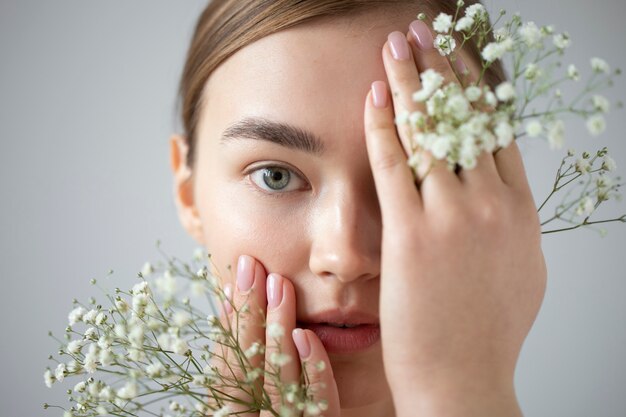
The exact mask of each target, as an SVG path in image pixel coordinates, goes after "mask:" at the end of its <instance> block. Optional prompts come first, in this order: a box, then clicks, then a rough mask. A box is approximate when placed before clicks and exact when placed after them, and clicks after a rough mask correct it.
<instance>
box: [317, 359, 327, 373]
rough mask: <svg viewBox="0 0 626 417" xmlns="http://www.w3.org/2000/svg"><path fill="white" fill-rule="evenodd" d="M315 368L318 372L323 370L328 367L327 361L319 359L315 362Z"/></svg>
mask: <svg viewBox="0 0 626 417" xmlns="http://www.w3.org/2000/svg"><path fill="white" fill-rule="evenodd" d="M315 368H316V369H317V371H318V372H322V371H323V370H324V369H326V362H324V361H323V360H321V361H319V362H318V363H316V364H315Z"/></svg>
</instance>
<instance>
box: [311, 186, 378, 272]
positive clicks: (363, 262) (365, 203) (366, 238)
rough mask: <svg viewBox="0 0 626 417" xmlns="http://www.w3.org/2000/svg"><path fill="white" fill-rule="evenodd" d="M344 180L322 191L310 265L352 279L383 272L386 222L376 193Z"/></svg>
mask: <svg viewBox="0 0 626 417" xmlns="http://www.w3.org/2000/svg"><path fill="white" fill-rule="evenodd" d="M369 194H370V193H367V192H363V191H362V190H361V191H359V189H358V188H356V187H354V186H350V185H348V184H346V183H343V184H342V185H340V186H337V187H335V189H333V190H327V191H326V192H325V193H324V195H320V197H319V200H318V202H317V207H316V209H315V210H313V218H312V221H311V223H310V224H311V225H312V226H311V227H312V230H311V236H312V242H311V255H310V259H309V267H310V269H311V271H312V272H313V273H314V274H316V275H317V276H319V277H321V278H325V277H334V278H335V279H337V280H339V281H341V282H344V283H348V282H351V281H355V280H367V279H371V278H375V277H378V276H379V275H380V248H381V236H382V225H381V217H380V209H379V208H378V201H377V200H376V196H375V195H374V196H373V197H374V198H372V196H371V195H369Z"/></svg>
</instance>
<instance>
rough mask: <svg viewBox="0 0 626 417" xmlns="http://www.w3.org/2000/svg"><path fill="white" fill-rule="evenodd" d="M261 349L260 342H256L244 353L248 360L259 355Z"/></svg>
mask: <svg viewBox="0 0 626 417" xmlns="http://www.w3.org/2000/svg"><path fill="white" fill-rule="evenodd" d="M260 348H261V345H260V344H259V343H258V342H254V343H253V344H252V345H250V347H249V348H248V349H246V351H245V352H244V355H245V356H246V358H251V357H253V356H254V355H256V354H257V353H259V351H260V350H261V349H260Z"/></svg>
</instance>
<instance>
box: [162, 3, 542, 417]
mask: <svg viewBox="0 0 626 417" xmlns="http://www.w3.org/2000/svg"><path fill="white" fill-rule="evenodd" d="M414 16H415V13H414V11H413V10H411V11H410V12H408V13H402V14H391V13H389V14H387V15H385V18H384V19H381V14H380V13H377V14H372V13H368V14H365V15H363V16H360V17H359V18H358V19H351V20H343V19H334V20H332V21H315V22H309V23H306V24H301V25H298V26H296V27H293V28H289V29H287V30H283V31H281V32H278V33H275V34H272V35H270V36H267V37H265V38H263V39H260V40H258V41H256V42H254V43H252V44H250V45H247V46H246V47H244V48H243V49H241V50H239V51H238V52H237V53H235V54H234V55H233V56H231V57H230V58H229V59H228V60H226V61H225V62H224V63H222V64H221V65H220V67H218V68H217V69H216V70H215V72H214V73H213V74H212V75H211V77H210V79H209V80H208V82H207V85H206V88H205V100H206V101H205V103H204V108H203V111H202V114H201V118H200V124H199V127H198V138H199V140H198V149H197V162H196V164H197V165H196V166H195V168H194V171H192V170H191V169H190V168H189V167H187V166H186V165H185V164H184V161H185V154H186V152H187V149H186V146H185V144H184V141H183V140H182V138H181V137H180V136H179V135H172V138H171V141H170V143H171V165H172V170H173V172H174V178H175V184H174V194H175V201H176V204H177V207H178V211H179V216H180V219H181V223H182V224H183V226H184V227H185V229H186V230H187V231H188V233H189V234H190V235H191V236H192V237H193V238H195V239H196V240H197V241H198V242H199V243H200V244H202V245H204V246H205V247H206V248H207V250H208V252H209V253H211V254H212V260H213V263H214V268H215V269H214V271H213V272H214V273H218V274H219V275H221V276H222V277H223V279H224V284H227V283H229V284H230V285H232V288H233V292H234V294H233V296H232V300H233V301H232V302H233V304H234V306H235V307H236V308H237V309H239V308H240V307H241V306H242V305H243V303H244V302H248V303H249V305H250V306H252V307H253V308H252V309H251V311H252V313H250V314H249V315H248V316H246V318H245V320H244V322H245V323H246V329H245V330H241V332H242V335H243V336H242V337H243V339H242V347H244V349H245V347H247V346H249V345H250V344H251V343H252V341H254V340H260V341H262V342H263V343H267V344H268V351H271V350H272V349H273V348H275V346H274V344H273V342H272V341H271V340H267V341H266V337H265V329H264V328H263V327H262V321H263V319H265V318H266V319H267V321H268V322H272V321H274V322H279V323H281V324H282V325H283V327H285V330H286V332H285V334H286V336H285V337H283V338H282V339H279V341H280V342H281V343H282V346H283V351H284V352H286V353H289V354H291V355H292V357H294V358H297V357H298V350H297V349H296V346H295V344H294V342H293V339H292V338H291V337H290V333H291V330H292V329H293V328H294V327H295V321H296V317H297V318H298V319H299V318H301V317H304V316H307V315H309V314H312V313H314V312H318V311H321V310H325V309H327V308H333V307H341V308H344V307H345V308H347V307H355V308H357V309H359V310H365V311H368V312H370V313H372V314H375V315H377V316H379V317H380V322H381V331H382V340H381V341H380V342H379V343H377V344H376V345H374V346H372V347H371V348H370V349H368V350H366V351H363V352H360V353H357V354H352V355H328V354H327V353H326V352H325V350H324V348H323V345H322V344H321V342H320V341H319V339H317V337H316V336H315V335H314V333H312V332H310V331H308V330H307V331H306V332H305V333H306V335H307V337H308V340H309V341H310V344H311V356H310V357H309V358H305V359H302V361H303V362H307V361H308V363H316V362H318V361H319V360H325V361H326V362H327V364H328V365H330V366H327V368H326V370H324V371H322V372H313V373H312V374H311V377H312V381H313V385H314V386H316V387H318V388H320V386H321V383H322V382H323V383H325V384H326V388H325V389H321V388H320V389H321V390H320V394H319V398H326V399H328V402H329V409H328V410H327V411H326V412H325V413H324V415H326V416H331V417H332V416H342V417H349V416H365V417H367V416H395V415H398V416H404V415H406V416H414V415H420V416H453V415H464V416H474V415H476V416H479V415H480V416H490V415H493V416H496V415H498V416H520V415H521V411H520V409H519V406H518V404H517V400H516V397H515V392H514V389H513V374H514V369H515V364H516V361H517V357H518V355H519V351H520V349H521V345H522V343H523V341H524V339H525V337H526V335H527V334H528V331H529V330H530V327H531V325H532V323H533V321H534V319H535V317H536V314H537V312H538V309H539V307H540V305H541V301H542V300H543V295H544V293H545V280H546V271H545V262H544V259H543V255H542V252H541V247H540V232H539V224H538V218H537V213H536V208H535V206H534V203H533V199H532V194H531V192H530V189H529V187H528V183H527V180H526V175H525V172H524V168H523V164H522V160H521V157H520V155H519V151H518V149H517V146H516V145H515V144H514V143H513V144H512V145H511V146H509V147H508V148H505V149H503V150H501V151H499V152H498V153H497V154H496V155H495V156H492V155H487V154H483V155H481V157H480V159H479V162H478V167H477V168H476V169H475V170H474V171H471V172H464V171H462V172H461V173H460V174H459V176H456V175H455V174H454V173H453V172H449V171H447V170H446V169H445V168H443V166H441V165H435V168H433V170H432V171H431V172H430V174H429V175H428V176H427V177H426V178H423V176H422V173H420V176H419V177H418V184H419V188H418V187H416V184H415V182H414V179H413V177H412V176H411V172H410V170H409V168H408V167H407V166H406V164H405V163H404V162H405V160H406V152H407V149H408V146H407V144H408V135H407V133H405V132H403V131H400V132H399V133H398V132H397V131H396V129H395V126H394V124H393V118H394V113H395V112H398V111H400V110H401V109H403V108H408V109H417V108H419V107H418V106H417V104H416V103H413V102H412V101H411V100H410V94H411V92H413V91H415V90H417V89H419V88H420V85H419V76H418V73H419V72H420V71H423V70H424V69H426V68H433V67H434V68H436V69H438V70H440V71H442V72H444V73H445V75H446V79H447V80H449V81H450V80H453V79H454V74H453V73H452V70H451V68H450V67H449V66H448V64H447V63H446V61H445V60H444V59H442V58H441V57H440V56H439V55H438V53H437V52H436V51H432V50H431V51H428V50H422V49H420V48H419V46H418V45H417V43H416V41H415V40H414V39H413V37H412V36H411V34H410V32H409V30H408V25H409V23H410V22H411V21H412V18H413V17H414ZM393 31H400V32H402V33H403V34H405V35H406V36H405V37H406V39H408V40H409V43H410V59H409V60H405V61H397V60H395V59H394V58H393V57H392V55H391V50H390V45H389V42H388V41H387V39H388V35H389V34H390V33H391V32H393ZM268 56H271V58H272V59H271V60H269V59H267V57H268ZM465 62H466V63H467V65H468V67H469V68H470V70H471V71H472V72H475V71H476V67H475V65H473V64H472V63H470V62H469V59H467V58H466V59H465ZM374 81H376V82H377V83H379V86H381V85H382V86H383V87H384V88H385V89H387V88H388V89H389V90H391V91H394V92H397V93H398V94H397V95H394V96H393V99H392V97H391V96H390V95H389V91H388V92H387V93H386V94H387V95H386V99H387V103H388V105H387V106H386V107H385V108H376V107H374V105H373V102H372V97H371V95H372V94H371V92H369V90H370V87H371V85H372V83H373V82H374ZM380 83H383V84H380ZM250 115H255V116H265V117H267V118H270V119H273V120H276V121H286V122H289V123H292V124H295V125H298V126H301V127H304V128H306V129H308V130H311V131H313V132H315V133H316V134H317V136H318V137H320V139H321V140H322V142H323V143H324V146H325V147H326V148H327V151H326V152H325V153H324V154H323V155H322V156H312V155H310V154H306V153H304V152H300V151H294V150H289V149H287V148H283V147H281V146H278V145H275V144H271V143H269V142H259V141H251V140H246V141H239V142H238V143H230V144H228V145H220V144H219V141H218V138H219V136H220V135H221V133H222V132H223V131H224V129H225V128H226V127H227V126H228V125H230V124H231V123H232V122H234V121H235V120H237V119H239V118H241V117H244V116H250ZM261 165H263V166H266V165H272V166H275V165H281V166H286V167H287V168H289V169H293V172H292V173H291V175H292V176H291V181H292V183H290V184H289V185H288V186H287V189H288V191H286V192H285V191H283V194H277V195H278V197H277V198H273V197H271V196H269V195H267V194H263V191H262V190H259V187H265V188H267V185H266V184H264V183H263V180H262V179H261V177H260V176H258V177H257V179H256V183H255V182H253V180H252V178H251V177H250V176H249V175H247V173H248V174H249V173H250V172H249V170H250V168H254V167H260V166H261ZM246 172H247V173H246ZM257 175H258V174H257ZM266 191H267V190H266ZM267 192H271V191H267ZM274 193H280V191H274ZM511 236H515V238H514V239H512V238H511ZM476 242H481V243H480V245H476ZM240 255H247V256H249V257H251V259H252V260H253V261H254V263H253V267H252V271H254V283H253V286H252V290H251V292H250V293H249V294H248V295H246V294H242V293H241V292H240V291H239V290H238V288H237V286H236V285H235V278H236V276H235V270H236V269H237V265H238V259H239V256H240ZM228 265H231V266H232V268H233V269H232V273H228V270H227V266H228ZM270 272H271V273H276V274H278V275H279V276H280V277H281V278H282V281H283V283H284V286H283V287H282V288H283V294H284V298H283V300H282V302H281V304H280V305H279V306H278V308H276V309H275V310H270V309H268V308H267V295H266V291H265V290H266V277H267V274H268V273H270ZM407 295H409V296H407ZM257 309H260V313H259V314H254V312H256V311H257ZM407 318H410V326H407ZM220 319H221V320H222V322H223V323H224V324H229V323H230V324H231V325H234V324H233V321H232V314H231V315H230V316H227V315H226V314H225V312H222V316H221V318H220ZM383 347H384V350H383ZM407 347H410V348H407ZM383 352H384V354H383ZM223 353H224V354H225V355H228V352H223ZM261 356H262V355H257V356H256V357H255V358H253V363H256V364H257V365H258V366H264V365H263V358H262V357H261ZM300 372H301V364H300V361H298V360H295V361H293V362H292V363H290V364H288V365H287V366H285V367H284V368H283V372H282V374H281V375H282V376H283V379H284V380H286V381H297V380H298V378H299V375H300ZM262 383H263V381H262V379H261V380H259V381H258V384H262ZM266 390H268V391H270V393H271V391H272V390H273V388H272V387H270V386H266ZM274 392H275V390H274ZM392 393H393V394H392ZM274 395H275V394H274ZM240 398H241V399H244V400H245V399H249V398H246V397H240ZM274 399H275V397H274ZM235 409H237V408H236V406H235ZM238 410H239V411H241V410H243V409H242V408H239V409H238ZM418 413H419V414H418ZM242 415H247V416H253V415H255V414H242ZM256 415H258V414H256ZM265 415H267V416H269V414H264V413H261V416H262V417H263V416H265ZM305 415H306V414H305Z"/></svg>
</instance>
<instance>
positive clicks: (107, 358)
mask: <svg viewBox="0 0 626 417" xmlns="http://www.w3.org/2000/svg"><path fill="white" fill-rule="evenodd" d="M98 359H99V360H100V363H101V364H102V366H109V365H111V364H112V363H113V361H114V359H115V355H114V354H113V351H112V350H111V349H102V350H101V351H100V355H99V356H98Z"/></svg>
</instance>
